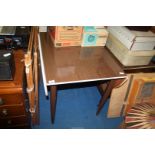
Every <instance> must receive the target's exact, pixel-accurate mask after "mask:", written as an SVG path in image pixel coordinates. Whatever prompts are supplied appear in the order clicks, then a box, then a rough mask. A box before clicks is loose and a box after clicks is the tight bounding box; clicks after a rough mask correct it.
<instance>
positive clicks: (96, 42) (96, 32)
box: [48, 26, 108, 47]
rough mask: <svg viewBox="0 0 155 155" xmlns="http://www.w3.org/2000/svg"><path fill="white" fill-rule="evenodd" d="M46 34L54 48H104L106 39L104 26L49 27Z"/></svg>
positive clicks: (106, 33)
mask: <svg viewBox="0 0 155 155" xmlns="http://www.w3.org/2000/svg"><path fill="white" fill-rule="evenodd" d="M48 32H49V35H50V38H51V40H52V42H53V43H54V46H55V47H65V46H105V43H106V40H107V37H108V31H107V30H106V29H105V27H104V26H84V27H82V26H51V27H48Z"/></svg>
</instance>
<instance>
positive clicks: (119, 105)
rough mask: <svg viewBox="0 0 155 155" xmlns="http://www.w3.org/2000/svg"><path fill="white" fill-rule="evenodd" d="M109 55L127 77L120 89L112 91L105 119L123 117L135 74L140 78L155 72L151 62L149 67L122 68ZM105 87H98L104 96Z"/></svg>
mask: <svg viewBox="0 0 155 155" xmlns="http://www.w3.org/2000/svg"><path fill="white" fill-rule="evenodd" d="M110 54H111V57H112V58H113V59H114V60H115V61H116V62H117V63H118V65H120V66H121V68H122V69H123V70H124V72H125V73H126V74H127V76H128V81H126V82H125V83H124V84H123V85H122V86H121V87H120V88H118V89H117V88H116V89H114V90H113V92H112V95H111V96H112V98H111V99H110V103H109V108H108V115H107V117H109V118H114V117H120V116H123V115H124V113H125V111H124V110H125V109H126V106H127V102H128V97H129V93H130V90H131V87H132V83H133V76H134V75H135V74H137V76H138V74H140V76H142V73H144V74H146V75H147V74H149V73H153V72H155V64H154V62H153V61H152V62H150V64H149V65H143V66H130V67H127V66H123V65H122V64H121V63H120V62H119V61H118V60H117V59H116V57H115V56H114V55H113V54H112V53H110ZM143 76H144V75H143ZM105 87H106V86H105V84H102V85H100V88H99V90H100V92H101V94H104V91H105ZM118 94H121V96H119V97H118ZM135 95H136V94H134V96H135ZM116 99H117V100H116Z"/></svg>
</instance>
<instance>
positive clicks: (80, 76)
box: [38, 33, 126, 123]
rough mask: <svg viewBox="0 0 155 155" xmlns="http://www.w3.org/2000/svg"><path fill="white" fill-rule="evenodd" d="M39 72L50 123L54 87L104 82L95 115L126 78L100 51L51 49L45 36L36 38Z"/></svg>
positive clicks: (98, 48)
mask: <svg viewBox="0 0 155 155" xmlns="http://www.w3.org/2000/svg"><path fill="white" fill-rule="evenodd" d="M38 38H39V39H38V40H39V48H40V58H41V68H42V76H43V83H44V88H45V95H48V89H47V87H50V103H51V120H52V123H53V122H54V117H55V109H56V96H57V87H58V86H59V85H62V84H75V83H80V84H82V83H85V82H92V81H101V82H108V85H107V89H106V92H105V94H104V95H103V96H102V98H101V101H100V103H99V106H98V110H97V114H99V112H100V110H101V109H102V107H103V105H104V102H105V101H106V99H107V98H108V97H109V95H110V93H111V90H112V88H113V87H115V85H116V83H120V79H124V78H125V77H126V76H125V74H124V72H123V70H122V69H121V67H120V66H119V65H118V64H117V63H116V62H115V61H114V60H113V59H112V58H111V56H110V55H109V52H108V51H107V50H106V49H105V48H104V47H65V48H55V47H54V46H53V45H52V42H51V40H50V38H49V36H48V34H47V33H40V35H38Z"/></svg>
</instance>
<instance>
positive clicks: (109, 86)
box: [96, 79, 123, 115]
mask: <svg viewBox="0 0 155 155" xmlns="http://www.w3.org/2000/svg"><path fill="white" fill-rule="evenodd" d="M122 81H123V80H122V79H118V80H110V81H108V83H107V87H106V90H105V92H104V94H103V95H102V97H101V100H100V102H99V104H98V109H97V112H96V115H98V114H99V113H100V111H101V109H102V108H103V106H104V104H105V102H106V100H107V99H108V97H109V96H110V94H111V91H112V89H113V88H114V87H116V86H118V85H119V84H120V83H121V82H122Z"/></svg>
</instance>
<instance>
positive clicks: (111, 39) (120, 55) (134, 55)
mask: <svg viewBox="0 0 155 155" xmlns="http://www.w3.org/2000/svg"><path fill="white" fill-rule="evenodd" d="M106 46H107V47H108V49H109V50H110V51H111V52H112V53H113V55H114V56H115V57H116V58H117V59H118V60H119V61H120V62H121V63H122V64H123V65H124V66H140V65H147V64H149V62H150V60H151V59H152V57H153V56H154V55H155V50H151V51H131V50H129V49H128V48H127V47H125V46H124V45H123V44H122V43H121V42H120V41H119V40H118V39H117V38H116V37H115V36H114V35H112V34H111V33H109V36H108V39H107V42H106Z"/></svg>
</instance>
